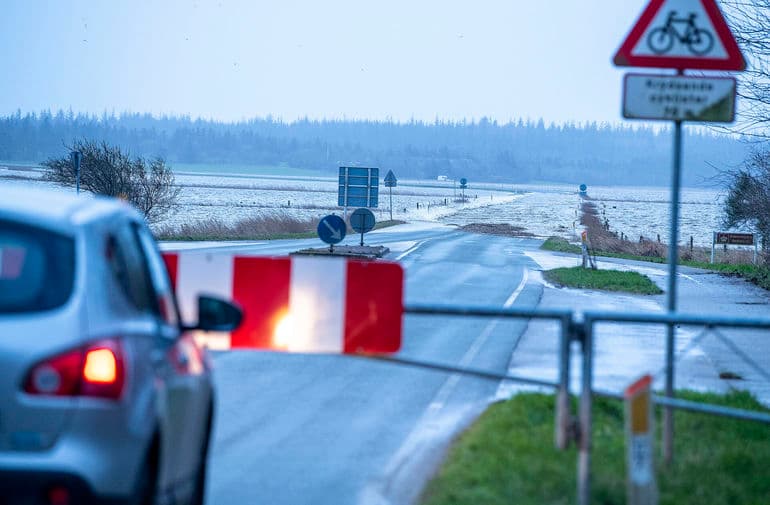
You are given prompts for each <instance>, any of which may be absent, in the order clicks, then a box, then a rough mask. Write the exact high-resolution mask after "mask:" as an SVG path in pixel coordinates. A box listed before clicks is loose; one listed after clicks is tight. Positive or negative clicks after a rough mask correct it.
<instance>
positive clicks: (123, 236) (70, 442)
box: [0, 186, 241, 505]
mask: <svg viewBox="0 0 770 505" xmlns="http://www.w3.org/2000/svg"><path fill="white" fill-rule="evenodd" d="M240 318H241V314H240V311H239V310H238V309H237V308H236V307H234V306H232V305H230V304H229V303H227V302H224V301H220V300H216V299H212V298H207V297H201V299H200V300H199V319H200V320H199V324H198V325H197V326H196V327H195V328H183V327H182V326H181V324H180V319H179V312H178V309H177V305H176V301H175V298H174V294H173V292H172V289H171V286H170V282H169V278H168V274H167V272H166V268H165V265H164V263H163V261H162V258H161V256H160V254H159V253H158V250H157V247H156V244H155V241H154V239H153V237H152V235H151V234H150V231H149V229H148V228H147V226H146V224H145V223H144V220H143V219H142V217H141V215H140V214H138V213H137V212H136V211H134V210H133V209H132V208H131V207H129V206H128V205H127V204H124V203H122V202H120V201H117V200H112V199H106V198H98V197H91V196H80V197H76V196H75V195H69V194H63V193H61V192H53V191H45V190H30V189H25V188H23V187H13V186H11V187H8V186H6V187H4V188H0V504H3V505H6V504H17V503H18V504H33V503H46V504H51V505H65V504H84V503H137V504H149V503H168V502H173V503H190V504H199V503H202V502H203V491H204V482H205V474H206V454H207V449H208V444H209V438H210V433H211V427H212V420H213V414H214V397H213V389H212V378H211V373H210V364H209V361H208V358H207V356H206V355H205V353H204V351H203V350H202V349H201V348H199V347H198V346H197V345H196V344H195V342H194V340H193V338H192V336H191V335H190V332H188V331H186V330H193V329H201V330H223V331H229V330H231V329H233V328H235V327H236V326H237V325H238V324H239V321H240Z"/></svg>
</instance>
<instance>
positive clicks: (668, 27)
mask: <svg viewBox="0 0 770 505" xmlns="http://www.w3.org/2000/svg"><path fill="white" fill-rule="evenodd" d="M696 17H697V14H695V13H692V12H691V13H690V15H689V16H688V17H686V18H677V17H676V11H672V12H671V13H670V14H669V15H668V19H666V24H665V25H663V26H660V27H658V28H655V29H654V30H652V31H651V32H650V34H649V35H648V36H647V46H648V47H649V48H650V50H651V51H652V52H653V53H655V54H665V53H667V52H669V51H670V50H671V48H672V47H674V40H678V41H679V42H680V43H681V44H684V45H685V46H687V49H689V50H690V52H691V53H693V54H697V55H701V54H706V53H708V52H709V51H711V48H712V47H714V36H713V35H712V34H711V32H709V31H708V30H704V29H703V28H698V27H697V26H696V25H695V18H696ZM681 25H685V29H684V33H683V34H680V32H679V30H678V29H677V26H681Z"/></svg>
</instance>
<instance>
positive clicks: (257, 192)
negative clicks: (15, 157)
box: [0, 170, 721, 245]
mask: <svg viewBox="0 0 770 505" xmlns="http://www.w3.org/2000/svg"><path fill="white" fill-rule="evenodd" d="M9 176H12V177H9ZM39 177H40V173H39V172H38V171H34V170H15V171H11V170H0V184H9V183H15V184H25V185H26V184H34V185H43V186H52V185H51V184H49V183H45V182H41V181H39V180H38V179H39ZM176 182H177V184H178V185H179V186H180V188H181V191H180V193H179V206H178V207H177V208H176V209H175V210H174V211H173V212H172V213H171V214H170V215H169V216H167V218H166V219H165V220H164V221H163V222H162V223H157V225H159V226H164V225H165V226H178V225H180V224H183V223H192V222H196V221H202V220H207V219H212V218H213V219H218V220H221V221H224V222H227V223H232V222H235V221H238V220H240V219H243V218H246V217H259V216H275V215H289V216H292V217H296V218H301V219H305V218H312V217H318V216H323V215H326V214H329V213H341V212H342V209H341V208H340V207H338V206H337V205H336V204H337V184H338V183H337V179H336V178H333V177H307V176H300V177H284V176H269V175H254V176H250V175H244V174H232V175H229V174H216V175H214V174H198V173H189V172H183V173H178V174H177V176H176ZM62 191H69V189H62ZM588 195H589V197H590V198H591V199H592V200H593V201H594V202H595V203H596V206H597V209H598V211H599V215H600V217H601V218H602V219H606V221H607V222H608V224H609V226H610V229H611V230H612V231H616V232H618V233H621V232H622V233H623V234H624V235H626V236H628V237H629V238H630V239H631V240H637V239H638V238H639V237H640V236H644V237H646V238H649V239H652V240H657V237H658V235H660V239H661V240H662V241H663V242H667V241H668V227H669V211H670V209H669V197H670V191H669V189H668V188H655V187H643V188H633V187H600V186H597V187H589V190H588ZM465 196H466V200H465V201H463V200H462V190H461V189H460V188H459V187H457V185H456V184H455V183H454V182H452V181H427V180H423V181H409V180H404V181H399V183H398V186H397V187H396V188H393V217H394V218H395V219H402V220H405V221H410V220H411V221H425V220H427V221H441V222H445V223H454V224H458V225H463V224H468V223H473V222H485V223H509V224H511V225H514V226H521V227H523V228H525V229H526V230H527V231H529V232H531V233H533V234H535V235H537V236H540V237H548V236H550V235H559V236H564V237H568V238H570V237H572V236H573V234H574V231H575V229H576V228H577V227H578V226H579V210H578V208H579V205H580V198H579V196H578V195H577V192H576V188H575V187H574V186H572V185H521V184H491V183H476V184H473V183H472V182H471V183H470V184H469V188H468V189H466V190H465ZM681 202H682V205H681V221H680V239H679V240H680V243H686V242H689V240H690V237H693V241H694V243H695V244H696V245H710V244H711V233H712V231H715V230H718V229H720V222H721V200H720V194H719V192H718V191H716V190H710V189H692V188H685V189H684V190H683V192H682V196H681ZM389 208H390V206H389V193H388V188H384V187H381V188H380V206H379V208H378V209H375V214H376V216H377V218H378V219H379V220H384V219H388V218H389V217H390V212H389Z"/></svg>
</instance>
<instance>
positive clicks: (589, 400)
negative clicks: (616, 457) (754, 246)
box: [370, 304, 770, 505]
mask: <svg viewBox="0 0 770 505" xmlns="http://www.w3.org/2000/svg"><path fill="white" fill-rule="evenodd" d="M404 313H405V314H411V315H426V316H427V315H433V316H438V315H440V316H449V317H482V318H494V319H526V320H552V321H555V322H557V323H558V324H559V341H558V342H559V344H558V380H556V381H548V380H543V379H541V378H535V377H524V376H517V375H513V374H509V373H507V372H506V373H499V372H494V371H488V370H480V369H476V368H470V367H458V366H455V365H452V364H437V363H430V362H425V361H420V360H416V359H411V358H405V357H399V356H392V357H384V356H370V357H371V358H374V359H378V360H383V361H387V362H392V363H398V364H404V365H409V366H417V367H422V368H427V369H431V370H437V371H443V372H451V373H460V374H466V375H470V376H475V377H480V378H485V379H492V380H500V381H511V382H517V383H521V384H528V385H534V386H540V387H548V388H553V389H554V390H555V391H556V401H555V437H554V442H555V445H556V447H557V448H559V449H565V448H567V447H568V446H569V445H570V444H571V443H573V442H574V443H576V444H577V447H578V462H577V473H578V479H577V501H578V503H579V504H580V505H587V504H588V503H590V496H591V449H592V429H593V424H592V422H593V420H592V407H593V396H595V395H596V396H605V397H611V398H622V394H620V393H619V392H612V391H602V390H596V389H595V388H594V387H593V379H594V373H595V346H596V344H597V335H596V328H595V327H596V325H598V324H601V323H621V324H652V325H662V326H663V327H664V328H666V329H667V330H668V331H667V332H661V341H663V337H664V336H665V335H666V334H667V333H668V332H675V331H676V328H677V327H678V326H698V327H703V328H704V330H703V331H702V332H701V334H699V335H698V336H697V337H695V338H693V339H692V340H691V344H692V343H693V342H694V344H692V345H689V346H687V347H686V348H685V349H684V352H683V353H684V354H686V353H687V352H688V351H689V350H690V349H691V348H692V347H693V346H694V345H697V343H698V342H700V340H701V339H702V338H704V337H705V336H707V335H716V336H717V338H718V339H719V340H720V341H722V342H723V343H725V345H726V346H727V347H728V349H730V351H731V352H732V353H734V354H735V355H736V356H738V357H739V358H740V359H741V360H743V361H744V362H746V363H747V365H748V366H749V367H750V368H751V369H752V370H754V372H756V373H757V374H758V375H759V376H760V377H762V378H763V379H764V380H766V381H767V382H768V384H770V373H768V371H766V370H765V369H764V368H763V367H762V366H761V365H760V364H758V363H757V362H756V361H755V360H754V359H752V358H751V356H750V355H749V354H748V353H746V352H745V351H743V350H742V349H741V348H740V347H739V346H738V345H736V344H734V343H733V342H732V341H731V340H730V339H729V338H728V337H727V336H725V335H724V334H723V333H722V332H721V331H720V330H719V329H720V328H733V329H759V330H770V318H737V317H720V316H715V317H710V316H702V315H691V314H680V313H630V312H602V311H587V312H584V313H582V314H580V313H575V312H573V311H572V310H568V309H522V308H516V307H511V308H496V307H473V306H455V305H444V304H408V305H406V306H405V307H404ZM522 331H526V330H522ZM573 342H577V343H579V344H580V347H579V348H580V355H581V374H580V377H581V378H580V393H579V396H580V398H579V403H578V412H577V416H574V415H573V414H572V412H571V406H570V379H571V370H570V363H571V352H572V347H573V346H572V344H573ZM666 348H667V353H666V354H667V356H666V365H665V366H664V367H663V372H664V373H665V377H664V379H665V383H666V384H673V383H674V375H675V370H676V368H675V362H676V360H675V351H674V349H673V347H671V346H669V345H666ZM669 353H670V355H669ZM635 372H636V373H638V372H640V371H635ZM653 400H654V402H655V403H656V404H658V405H660V406H661V407H663V408H664V409H666V410H668V411H669V413H670V412H671V411H673V410H674V409H679V410H686V411H690V412H700V413H703V414H707V415H715V416H721V417H730V418H735V419H741V420H747V421H754V422H760V423H766V424H770V414H766V413H763V412H756V411H749V410H744V409H736V408H730V407H725V406H721V405H714V404H707V403H699V402H694V401H689V400H683V399H678V398H675V397H673V395H667V396H653ZM671 419H672V420H673V416H671ZM672 428H673V424H672ZM671 433H672V435H673V430H672V432H671Z"/></svg>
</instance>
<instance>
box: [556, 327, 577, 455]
mask: <svg viewBox="0 0 770 505" xmlns="http://www.w3.org/2000/svg"><path fill="white" fill-rule="evenodd" d="M571 323H572V320H571V319H568V318H563V319H562V321H561V339H560V348H559V391H558V392H557V393H556V423H555V425H556V434H555V443H556V448H557V449H560V450H564V449H566V448H567V447H568V446H569V443H570V440H571V439H572V414H571V412H570V404H569V380H570V351H571V346H572V340H573V338H572V337H573V335H572V332H573V328H574V326H573V325H572V324H571Z"/></svg>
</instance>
